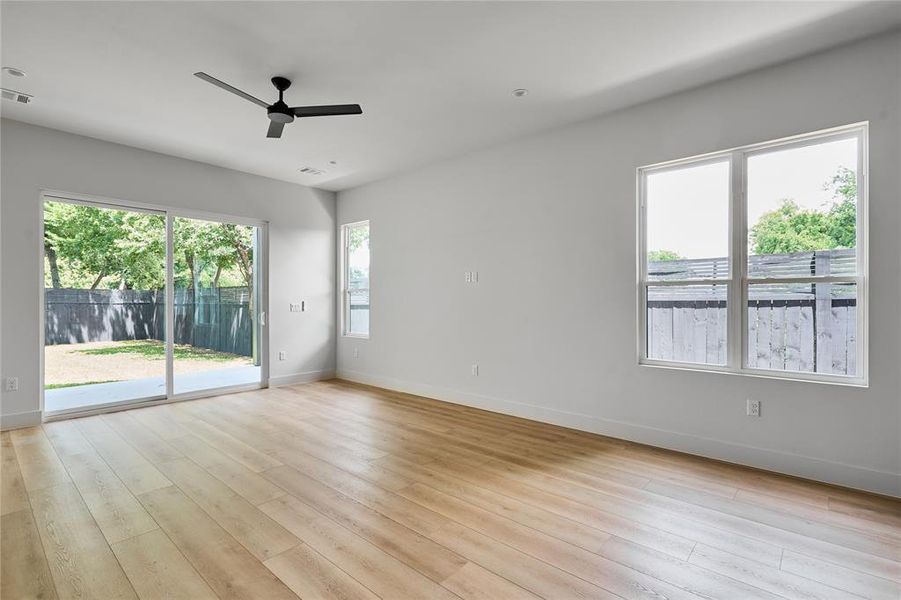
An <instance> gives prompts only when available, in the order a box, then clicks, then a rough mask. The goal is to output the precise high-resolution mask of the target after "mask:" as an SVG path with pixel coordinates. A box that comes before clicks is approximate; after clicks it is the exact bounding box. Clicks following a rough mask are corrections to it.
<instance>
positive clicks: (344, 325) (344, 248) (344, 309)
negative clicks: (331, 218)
mask: <svg viewBox="0 0 901 600" xmlns="http://www.w3.org/2000/svg"><path fill="white" fill-rule="evenodd" d="M361 225H365V226H366V227H367V229H369V233H370V235H372V227H371V225H370V222H369V219H365V220H363V221H354V222H353V223H344V224H342V225H341V336H342V337H347V338H355V339H360V340H368V339H369V336H370V334H371V331H372V321H371V316H372V257H371V255H370V260H369V262H370V265H369V287H367V288H356V289H354V290H353V291H355V292H360V291H365V292H367V293H369V314H370V322H369V327H368V328H367V331H366V333H354V332H351V331H350V294H351V289H350V287H349V282H350V248H349V243H350V236H349V235H348V232H349V231H350V230H351V229H352V228H355V227H360V226H361ZM370 252H371V247H370Z"/></svg>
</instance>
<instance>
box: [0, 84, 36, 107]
mask: <svg viewBox="0 0 901 600" xmlns="http://www.w3.org/2000/svg"><path fill="white" fill-rule="evenodd" d="M0 89H2V90H3V99H4V100H13V101H14V102H21V103H22V104H28V103H29V102H31V101H32V100H34V96H30V95H28V94H23V93H22V92H17V91H15V90H8V89H6V88H0Z"/></svg>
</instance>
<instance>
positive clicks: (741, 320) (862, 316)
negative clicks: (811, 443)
mask: <svg viewBox="0 0 901 600" xmlns="http://www.w3.org/2000/svg"><path fill="white" fill-rule="evenodd" d="M868 133H869V123H868V122H861V123H854V124H851V125H846V126H841V127H835V128H830V129H825V130H821V131H816V132H812V133H807V134H801V135H796V136H791V137H787V138H782V139H778V140H772V141H768V142H762V143H756V144H750V145H747V146H740V147H737V148H731V149H728V150H723V151H719V152H711V153H708V154H703V155H700V156H693V157H688V158H684V159H678V160H673V161H666V162H662V163H656V164H652V165H646V166H642V167H639V168H638V169H637V170H636V194H637V198H638V202H637V224H638V227H637V236H636V237H637V243H638V252H637V257H638V265H637V271H636V273H637V294H636V296H637V301H638V320H637V325H638V347H637V351H638V364H639V365H642V366H651V367H666V368H675V369H683V370H691V371H712V372H720V373H729V374H736V375H748V376H755V377H769V378H777V379H788V380H794V381H804V382H817V383H831V384H840V385H850V386H858V387H866V386H867V385H868V383H869V360H868V356H867V348H868V343H867V339H868V334H869V331H868V313H869V304H868V282H869V272H868V256H869V252H868V237H869V236H868V233H869V231H868V226H869V219H868V214H869V211H868V209H869V205H868V201H869V194H868V181H869V177H868V156H867V152H868ZM842 139H856V140H857V246H856V251H857V272H856V273H855V274H854V275H835V276H822V275H817V276H809V277H778V278H776V277H766V278H758V277H755V278H751V277H749V275H748V256H749V249H748V223H747V207H748V204H747V201H748V200H747V189H748V180H747V171H748V169H747V164H748V159H749V158H751V157H753V156H755V155H759V154H766V153H769V152H774V151H781V150H789V149H793V148H801V147H804V146H809V145H816V144H822V143H828V142H831V141H837V140H842ZM717 162H728V164H729V181H730V187H729V197H728V202H729V207H728V219H729V223H728V228H729V232H728V234H729V242H730V243H729V256H728V262H729V276H728V277H727V278H718V279H712V278H705V279H679V280H664V281H648V278H647V244H646V240H647V202H646V193H647V177H648V175H650V174H654V173H661V172H666V171H670V170H677V169H684V168H686V167H693V166H701V165H705V164H711V163H717ZM811 282H821V283H853V284H855V285H856V290H857V337H856V343H857V348H856V350H857V362H858V374H857V375H837V374H830V373H810V372H803V371H779V370H773V369H764V368H758V367H750V366H748V344H747V331H748V311H747V310H746V307H747V302H748V296H749V294H748V290H749V287H750V286H751V285H755V284H768V283H769V284H772V283H780V284H790V283H811ZM710 284H717V285H726V286H727V296H726V298H727V307H726V332H727V333H726V335H727V340H726V362H725V364H723V365H714V364H705V363H694V362H685V361H674V360H664V359H656V358H649V357H648V347H647V341H648V339H647V291H648V288H649V287H658V286H674V285H710Z"/></svg>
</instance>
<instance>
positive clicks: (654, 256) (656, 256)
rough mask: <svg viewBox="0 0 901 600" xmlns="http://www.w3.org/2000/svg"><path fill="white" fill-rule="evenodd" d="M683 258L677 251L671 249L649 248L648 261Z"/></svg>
mask: <svg viewBox="0 0 901 600" xmlns="http://www.w3.org/2000/svg"><path fill="white" fill-rule="evenodd" d="M682 258H685V257H684V256H682V255H681V254H679V253H678V252H674V251H672V250H649V251H648V262H659V261H663V260H680V259H682Z"/></svg>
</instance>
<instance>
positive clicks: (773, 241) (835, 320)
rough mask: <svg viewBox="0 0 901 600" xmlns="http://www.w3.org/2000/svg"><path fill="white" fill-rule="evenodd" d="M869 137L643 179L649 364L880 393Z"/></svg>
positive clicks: (821, 138) (717, 159) (861, 130)
mask: <svg viewBox="0 0 901 600" xmlns="http://www.w3.org/2000/svg"><path fill="white" fill-rule="evenodd" d="M866 134H867V129H866V125H865V124H864V125H856V126H850V127H844V128H839V129H834V130H830V131H827V132H820V133H815V134H810V135H807V136H799V137H796V138H792V139H789V140H780V141H777V142H769V143H766V144H757V145H754V146H748V147H743V148H738V149H735V150H730V151H725V152H719V153H715V154H712V155H708V156H704V157H701V158H697V159H687V160H681V161H675V162H671V163H666V164H662V165H655V166H650V167H644V168H641V169H639V206H640V228H639V267H640V282H639V294H638V295H639V302H640V307H639V322H640V323H639V325H640V327H639V329H640V340H639V348H640V362H642V363H644V364H660V365H676V366H684V367H694V368H704V369H711V370H719V371H730V372H743V373H754V374H763V375H770V376H782V377H791V378H796V379H799V378H800V379H810V380H817V381H840V382H841V381H843V382H847V383H856V384H865V383H866V362H865V358H866V357H865V349H866V344H865V339H864V338H865V335H866V329H865V324H866V302H865V296H866V252H865V249H866V245H865V235H866V219H865V216H866V184H865V183H866V182H865V176H866V173H865V168H866Z"/></svg>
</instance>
